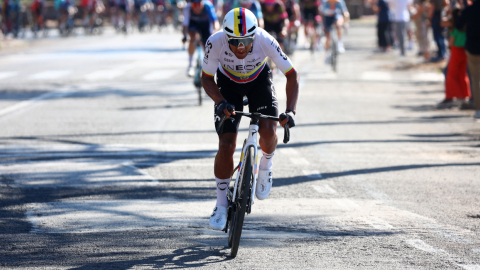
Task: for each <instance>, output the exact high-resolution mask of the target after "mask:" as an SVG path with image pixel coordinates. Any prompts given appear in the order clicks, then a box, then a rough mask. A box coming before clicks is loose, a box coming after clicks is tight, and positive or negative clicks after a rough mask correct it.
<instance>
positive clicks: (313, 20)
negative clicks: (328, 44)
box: [300, 0, 322, 40]
mask: <svg viewBox="0 0 480 270" xmlns="http://www.w3.org/2000/svg"><path fill="white" fill-rule="evenodd" d="M321 3H322V2H321V0H300V8H301V10H302V17H303V26H304V27H303V29H304V31H305V36H306V37H308V36H309V33H308V31H309V28H310V27H309V25H311V24H313V27H314V29H317V27H318V26H319V25H320V22H321V21H322V18H321V17H320V10H319V9H320V6H321ZM317 39H318V33H317V32H316V31H315V40H317Z"/></svg>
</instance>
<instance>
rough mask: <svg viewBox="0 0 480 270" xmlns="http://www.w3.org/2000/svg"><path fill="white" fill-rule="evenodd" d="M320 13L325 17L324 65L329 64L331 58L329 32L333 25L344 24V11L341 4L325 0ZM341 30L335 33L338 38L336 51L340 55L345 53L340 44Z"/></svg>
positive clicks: (335, 0) (332, 0)
mask: <svg viewBox="0 0 480 270" xmlns="http://www.w3.org/2000/svg"><path fill="white" fill-rule="evenodd" d="M322 13H323V15H324V16H325V28H324V32H325V37H326V41H325V51H326V52H325V63H330V57H331V51H330V50H329V49H330V41H331V35H330V31H331V29H332V26H334V25H339V27H341V25H342V24H343V22H344V20H343V19H344V13H345V11H344V10H343V7H342V4H341V3H340V1H339V0H327V1H326V2H325V3H324V4H323V6H322ZM341 33H342V32H341V30H340V31H338V32H337V36H338V45H337V47H338V51H339V52H340V53H342V52H345V48H344V47H343V42H342V35H341Z"/></svg>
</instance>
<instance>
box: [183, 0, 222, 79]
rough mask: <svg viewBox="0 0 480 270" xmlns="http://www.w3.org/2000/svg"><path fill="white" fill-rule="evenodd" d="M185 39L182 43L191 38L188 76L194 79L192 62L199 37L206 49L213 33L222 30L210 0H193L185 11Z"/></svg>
mask: <svg viewBox="0 0 480 270" xmlns="http://www.w3.org/2000/svg"><path fill="white" fill-rule="evenodd" d="M183 16H184V19H183V39H182V42H183V43H185V42H186V41H187V34H188V35H189V37H190V43H189V44H188V69H187V75H188V76H190V77H192V76H193V75H194V73H195V71H194V69H193V66H192V62H193V53H194V52H195V45H196V41H197V35H200V40H201V44H202V46H203V48H204V49H205V42H207V39H208V38H209V37H210V35H212V33H214V32H216V31H218V29H220V24H219V23H218V19H217V15H216V14H215V8H214V7H213V4H212V3H211V2H210V1H208V0H192V2H191V3H188V4H187V6H186V7H185V8H184V9H183Z"/></svg>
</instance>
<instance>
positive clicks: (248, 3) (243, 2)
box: [238, 0, 253, 6]
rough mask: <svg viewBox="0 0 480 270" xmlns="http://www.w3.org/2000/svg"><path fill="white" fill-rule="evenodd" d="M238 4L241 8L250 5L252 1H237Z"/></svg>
mask: <svg viewBox="0 0 480 270" xmlns="http://www.w3.org/2000/svg"><path fill="white" fill-rule="evenodd" d="M238 2H239V3H240V5H242V6H248V5H251V4H252V3H253V0H239V1H238Z"/></svg>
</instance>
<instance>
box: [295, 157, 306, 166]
mask: <svg viewBox="0 0 480 270" xmlns="http://www.w3.org/2000/svg"><path fill="white" fill-rule="evenodd" d="M290 162H292V164H294V165H308V164H310V162H308V160H306V159H305V158H302V157H291V158H290Z"/></svg>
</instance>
